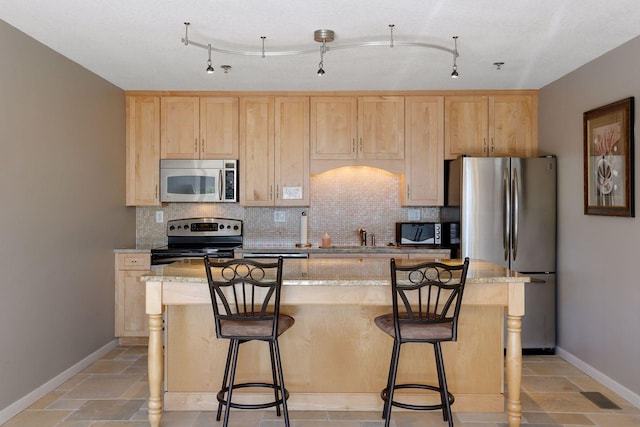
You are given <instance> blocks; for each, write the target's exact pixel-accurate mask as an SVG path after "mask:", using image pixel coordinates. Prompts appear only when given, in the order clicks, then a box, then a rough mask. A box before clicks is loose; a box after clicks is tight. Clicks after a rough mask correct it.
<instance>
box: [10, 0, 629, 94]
mask: <svg viewBox="0 0 640 427" xmlns="http://www.w3.org/2000/svg"><path fill="white" fill-rule="evenodd" d="M0 19H2V20H4V21H6V22H8V23H9V24H11V25H13V26H14V27H16V28H18V29H19V30H21V31H23V32H25V33H27V34H28V35H30V36H32V37H34V38H35V39H37V40H39V41H40V42H42V43H44V44H45V45H47V46H49V47H51V48H52V49H54V50H56V51H57V52H60V53H61V54H62V55H64V56H66V57H68V58H70V59H72V60H73V61H75V62H77V63H79V64H81V65H82V66H84V67H85V68H87V69H89V70H91V71H93V72H95V73H96V74H98V75H100V76H102V77H104V78H105V79H107V80H108V81H110V82H112V83H113V84H115V85H117V86H118V87H120V88H122V89H125V90H252V91H254V90H434V89H445V90H453V89H519V88H522V89H539V88H541V87H543V86H545V85H546V84H548V83H551V82H553V81H554V80H556V79H558V78H560V77H562V76H563V75H565V74H567V73H569V72H570V71H572V70H574V69H576V68H578V67H579V66H581V65H583V64H585V63H587V62H589V61H591V60H593V59H595V58H597V57H598V56H600V55H602V54H604V53H605V52H607V51H609V50H611V49H613V48H615V47H617V46H619V45H621V44H622V43H624V42H626V41H628V40H630V39H632V38H634V37H636V36H638V35H639V34H640V7H639V4H638V0H609V1H605V0H455V1H453V0H322V1H309V0H236V1H228V0H227V1H220V0H189V1H178V0H0ZM185 21H189V22H191V26H190V29H189V39H190V40H192V41H197V42H200V43H203V44H205V45H206V44H208V43H211V45H212V46H214V47H218V48H224V49H235V50H245V51H247V50H250V51H260V50H261V40H260V36H266V39H265V49H266V50H267V51H279V50H285V49H294V50H302V49H317V53H312V54H307V55H299V56H277V57H276V56H271V57H266V58H261V57H260V56H239V55H228V54H226V55H225V54H218V53H215V52H214V53H213V66H214V68H215V69H216V72H215V73H214V74H212V75H209V74H206V73H205V68H206V61H207V50H206V49H201V48H198V47H195V46H185V45H184V44H183V43H182V42H181V39H182V37H184V32H185V29H184V24H183V23H184V22H185ZM389 24H394V25H395V28H394V40H395V41H396V42H400V41H415V42H423V43H431V44H437V45H442V46H444V47H446V48H449V49H452V48H453V39H452V37H453V36H459V39H458V51H459V54H460V56H459V58H458V59H457V62H458V69H459V72H460V78H458V79H455V80H454V79H451V78H450V74H451V67H452V63H453V56H452V55H451V54H450V53H447V52H443V51H441V50H436V49H424V48H416V47H402V46H395V47H394V48H393V49H391V48H389V47H367V48H359V49H341V50H330V51H329V52H327V53H326V55H325V60H324V69H325V70H326V74H325V75H324V76H323V77H318V76H317V75H316V71H317V69H318V63H319V60H320V58H319V56H320V55H319V52H320V44H319V43H317V42H315V41H314V40H313V32H314V30H317V29H331V30H333V31H335V33H336V40H335V41H334V42H333V43H330V44H328V46H329V49H331V46H332V45H335V46H337V45H339V44H349V43H354V42H362V41H369V40H389V27H388V26H389ZM494 62H504V66H503V67H502V69H501V70H497V69H496V67H495V66H494V65H493V63H494ZM223 64H228V65H231V66H232V69H231V70H230V71H229V73H227V74H224V72H223V70H222V68H221V67H220V66H221V65H223ZM43 67H46V64H43Z"/></svg>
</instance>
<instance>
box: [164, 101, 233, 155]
mask: <svg viewBox="0 0 640 427" xmlns="http://www.w3.org/2000/svg"><path fill="white" fill-rule="evenodd" d="M161 123H162V133H161V135H162V136H161V147H162V152H161V157H162V158H163V159H237V158H238V99H237V98H235V97H197V96H168V97H162V117H161Z"/></svg>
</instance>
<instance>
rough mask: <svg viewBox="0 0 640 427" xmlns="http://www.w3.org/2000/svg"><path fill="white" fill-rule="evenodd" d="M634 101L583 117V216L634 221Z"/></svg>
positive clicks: (625, 100)
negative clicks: (631, 218) (601, 216)
mask: <svg viewBox="0 0 640 427" xmlns="http://www.w3.org/2000/svg"><path fill="white" fill-rule="evenodd" d="M633 121H634V99H633V97H631V98H627V99H623V100H621V101H618V102H614V103H612V104H609V105H605V106H603V107H600V108H596V109H594V110H590V111H587V112H586V113H584V117H583V122H584V123H583V124H584V213H585V215H612V216H626V217H633V216H635V213H634V190H633V182H634V167H633V148H634V147H633V146H634V138H633Z"/></svg>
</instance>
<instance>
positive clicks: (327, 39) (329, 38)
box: [182, 22, 459, 78]
mask: <svg viewBox="0 0 640 427" xmlns="http://www.w3.org/2000/svg"><path fill="white" fill-rule="evenodd" d="M184 25H185V34H184V37H183V38H182V43H183V44H184V45H185V46H189V45H192V46H196V47H199V48H202V49H207V50H208V52H209V59H208V61H207V73H213V71H214V70H213V66H212V65H211V52H212V51H215V52H217V53H222V54H229V55H243V56H261V57H262V58H265V57H267V56H289V55H306V54H309V53H315V52H317V50H315V49H307V50H281V51H266V50H265V39H266V37H265V36H261V37H260V39H261V40H262V49H261V50H259V51H250V50H230V49H221V48H217V47H214V46H211V44H204V43H199V42H195V41H191V40H189V26H190V25H191V23H190V22H185V23H184ZM394 27H395V25H393V24H390V25H389V32H390V34H389V40H387V41H368V42H360V43H351V44H343V45H333V46H332V47H329V46H328V45H327V43H331V42H333V41H334V40H335V32H334V31H333V30H326V29H324V30H316V31H314V33H313V39H314V41H316V42H319V43H322V45H321V47H320V63H319V64H318V71H317V74H318V75H319V76H322V75H324V74H325V71H324V55H325V53H327V52H329V51H330V50H338V49H355V48H363V47H371V46H388V47H391V48H393V47H394V46H408V47H420V48H425V49H436V50H441V51H443V52H446V53H449V54H451V55H453V71H452V72H451V77H452V78H457V77H458V65H457V63H456V59H457V58H458V56H459V55H458V36H454V37H453V43H454V47H453V49H449V48H447V47H444V46H440V45H436V44H432V43H423V42H415V41H396V40H394V39H393V29H394ZM225 71H226V70H225Z"/></svg>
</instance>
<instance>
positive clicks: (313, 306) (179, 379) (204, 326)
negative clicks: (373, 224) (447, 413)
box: [141, 258, 529, 427]
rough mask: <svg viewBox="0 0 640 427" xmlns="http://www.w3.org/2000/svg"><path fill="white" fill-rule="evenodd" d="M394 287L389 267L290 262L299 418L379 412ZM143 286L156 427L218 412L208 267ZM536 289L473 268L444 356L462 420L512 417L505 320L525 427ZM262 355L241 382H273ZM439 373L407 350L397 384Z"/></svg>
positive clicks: (222, 345)
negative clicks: (528, 324) (527, 342)
mask: <svg viewBox="0 0 640 427" xmlns="http://www.w3.org/2000/svg"><path fill="white" fill-rule="evenodd" d="M415 262H417V261H416V260H400V261H399V263H409V264H413V263H415ZM451 262H454V263H456V262H460V261H459V260H457V261H456V260H453V261H451ZM389 275H390V268H389V261H388V259H359V258H351V259H343V260H339V259H301V260H300V259H287V260H285V263H284V272H283V290H282V297H281V311H282V312H283V313H287V314H290V315H292V316H293V317H294V318H295V319H296V323H295V325H294V326H293V327H292V328H291V330H289V331H287V333H286V334H284V335H283V336H282V337H281V338H280V347H281V351H282V359H283V369H284V375H285V383H286V387H287V389H288V390H289V392H290V393H291V397H290V399H289V407H290V409H293V410H321V409H322V410H351V411H357V410H381V408H382V400H381V399H380V397H379V393H380V390H381V389H382V388H384V386H385V383H386V378H387V372H388V368H389V366H388V365H389V357H390V356H391V348H392V340H391V339H390V338H389V337H388V336H387V335H385V334H384V333H382V332H380V331H379V330H378V328H377V327H376V326H375V325H374V323H373V319H374V318H375V316H377V315H378V314H381V313H386V312H390V311H391V307H390V304H391V290H390V284H389V283H390V280H389ZM141 279H142V280H144V281H146V312H147V314H148V316H149V330H150V332H149V389H150V398H149V421H150V423H151V425H152V426H154V427H157V426H159V425H160V418H161V415H162V410H163V402H164V409H165V410H215V408H216V407H217V401H216V397H215V394H216V392H217V390H218V389H219V386H220V382H221V378H222V370H223V366H224V361H225V358H226V353H227V344H228V342H227V341H226V340H218V339H216V337H215V330H214V327H213V310H212V309H211V303H210V296H209V290H208V286H207V283H206V277H205V272H204V267H203V264H202V262H201V261H200V260H195V261H194V260H191V261H182V262H177V263H174V264H170V265H168V266H165V267H162V268H159V269H156V270H154V271H153V273H152V274H150V275H148V276H143V277H142V278H141ZM528 281H529V278H528V277H526V276H522V275H519V274H517V273H515V272H512V271H509V270H505V269H504V268H501V267H498V266H496V265H494V264H491V263H487V262H483V261H472V262H471V264H470V268H469V274H468V279H467V287H466V289H465V293H464V299H463V309H462V311H461V316H460V324H459V330H458V341H457V342H455V343H445V344H444V345H443V352H444V359H445V366H446V369H447V380H448V383H449V389H450V390H451V391H452V392H453V393H454V394H455V396H456V402H455V404H454V406H453V409H454V411H478V412H503V411H504V405H505V397H504V395H505V394H504V390H503V384H504V381H503V373H504V352H503V348H504V347H503V345H504V342H503V330H504V320H503V319H504V314H505V310H506V314H507V356H506V357H507V359H506V375H507V388H508V400H507V402H506V405H507V414H508V422H509V425H510V426H511V427H514V426H519V425H520V413H521V406H520V383H521V367H522V356H521V340H520V327H521V317H522V315H523V314H524V286H525V283H526V282H528ZM163 312H164V313H165V316H166V319H165V322H166V323H165V336H164V337H163V332H162V330H163V319H162V317H163ZM163 339H164V352H163ZM254 344H255V346H254ZM260 344H262V343H254V342H250V343H246V344H244V346H245V347H243V350H242V351H241V353H240V360H239V368H238V379H237V381H239V382H241V381H244V380H246V379H248V378H249V377H253V378H254V379H255V376H256V375H258V376H262V375H267V378H268V376H269V375H270V374H269V373H270V365H269V358H268V351H266V348H264V347H267V346H261V345H260ZM251 346H253V347H251ZM412 346H413V347H412ZM434 365H435V364H434V361H433V354H432V352H431V351H430V349H429V348H428V346H424V345H414V344H408V345H407V346H406V350H404V351H403V357H402V359H401V365H400V367H399V374H398V382H407V380H408V379H409V378H412V379H413V380H414V382H415V381H417V379H418V378H420V379H421V381H422V380H424V381H425V382H437V379H436V376H435V368H434ZM163 380H164V381H163ZM163 384H164V388H163ZM245 397H247V398H254V399H255V398H258V399H260V396H257V395H247V396H245ZM418 398H422V399H424V396H417V395H412V394H407V395H406V396H405V399H404V400H405V401H408V402H411V401H416V399H418Z"/></svg>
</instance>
